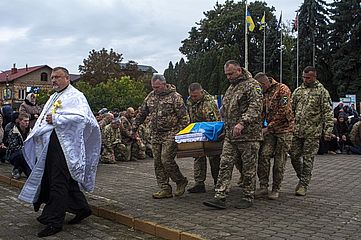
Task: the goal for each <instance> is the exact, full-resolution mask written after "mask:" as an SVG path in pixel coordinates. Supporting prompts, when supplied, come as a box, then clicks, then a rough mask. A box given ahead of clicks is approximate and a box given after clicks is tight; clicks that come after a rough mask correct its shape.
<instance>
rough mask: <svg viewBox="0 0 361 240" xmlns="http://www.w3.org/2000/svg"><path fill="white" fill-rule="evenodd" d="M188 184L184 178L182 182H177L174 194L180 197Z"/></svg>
mask: <svg viewBox="0 0 361 240" xmlns="http://www.w3.org/2000/svg"><path fill="white" fill-rule="evenodd" d="M187 185H188V179H187V178H184V180H183V182H181V183H179V184H177V189H176V191H175V193H174V196H176V197H180V196H182V195H183V194H184V191H185V190H186V187H187Z"/></svg>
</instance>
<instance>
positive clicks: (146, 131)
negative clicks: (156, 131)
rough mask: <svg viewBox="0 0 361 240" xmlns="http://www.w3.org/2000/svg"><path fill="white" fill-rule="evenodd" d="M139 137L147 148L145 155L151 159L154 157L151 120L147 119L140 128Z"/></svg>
mask: <svg viewBox="0 0 361 240" xmlns="http://www.w3.org/2000/svg"><path fill="white" fill-rule="evenodd" d="M138 135H139V137H140V138H141V139H142V142H143V143H144V146H145V153H146V154H147V155H148V156H149V157H153V151H152V138H151V135H150V128H149V118H148V117H147V118H146V119H145V121H144V122H143V123H142V124H141V125H140V126H139V128H138Z"/></svg>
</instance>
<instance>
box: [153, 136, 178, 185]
mask: <svg viewBox="0 0 361 240" xmlns="http://www.w3.org/2000/svg"><path fill="white" fill-rule="evenodd" d="M152 149H153V159H154V170H155V176H156V178H157V183H158V186H159V187H160V188H161V189H162V190H166V191H171V190H172V187H171V185H170V184H169V178H170V179H172V181H173V182H175V183H176V184H181V183H182V182H184V180H185V177H184V176H183V174H182V173H181V171H180V169H179V167H178V164H177V163H176V161H175V157H176V154H177V143H176V142H175V141H174V140H164V141H163V142H159V141H157V142H155V141H153V142H152Z"/></svg>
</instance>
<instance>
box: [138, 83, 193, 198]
mask: <svg viewBox="0 0 361 240" xmlns="http://www.w3.org/2000/svg"><path fill="white" fill-rule="evenodd" d="M166 86H167V89H166V91H164V92H162V93H159V94H156V93H155V91H152V92H151V93H149V94H148V96H147V97H146V98H145V100H144V102H143V104H142V106H141V108H140V111H139V113H138V115H137V117H136V118H135V122H134V128H133V129H134V131H137V130H138V127H139V125H140V124H141V123H143V122H144V120H145V118H146V117H147V116H148V115H149V118H150V123H149V127H150V132H151V137H152V149H153V157H154V168H155V175H156V178H157V182H158V185H159V187H160V188H161V189H162V190H165V191H168V192H169V191H171V189H172V188H171V186H170V184H169V178H171V179H172V181H174V182H175V183H177V185H179V184H182V183H184V182H185V181H187V179H186V178H185V177H184V176H183V174H182V173H181V171H180V170H179V167H178V164H177V163H176V161H175V156H176V154H177V143H176V142H175V139H174V137H175V135H176V134H177V133H178V132H179V131H180V130H181V129H183V128H185V127H186V126H187V125H188V124H189V116H188V113H187V109H186V106H185V104H184V102H183V99H182V96H181V95H180V94H179V93H177V92H176V89H175V86H173V85H170V84H167V85H166Z"/></svg>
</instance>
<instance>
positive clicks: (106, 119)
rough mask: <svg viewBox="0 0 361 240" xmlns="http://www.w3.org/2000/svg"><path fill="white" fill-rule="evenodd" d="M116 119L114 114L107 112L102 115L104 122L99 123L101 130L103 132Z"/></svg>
mask: <svg viewBox="0 0 361 240" xmlns="http://www.w3.org/2000/svg"><path fill="white" fill-rule="evenodd" d="M113 119H114V115H113V114H112V113H109V112H106V113H104V114H103V115H102V120H100V121H99V127H100V130H101V131H102V132H103V130H104V128H105V126H106V125H108V124H109V123H111V121H112V120H113Z"/></svg>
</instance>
